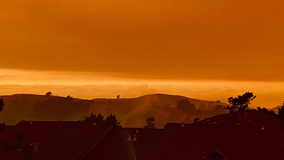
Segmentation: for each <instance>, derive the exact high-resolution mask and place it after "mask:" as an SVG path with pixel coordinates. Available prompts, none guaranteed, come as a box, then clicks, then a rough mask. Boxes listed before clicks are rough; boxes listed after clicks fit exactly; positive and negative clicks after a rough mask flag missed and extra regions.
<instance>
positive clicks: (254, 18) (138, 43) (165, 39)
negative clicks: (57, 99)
mask: <svg viewBox="0 0 284 160" xmlns="http://www.w3.org/2000/svg"><path fill="white" fill-rule="evenodd" d="M283 15H284V2H282V1H279V0H270V1H259V0H246V1H245V0H238V1H237V0H232V1H224V0H214V1H212V0H191V1H173V0H163V1H161V0H157V1H150V0H143V1H142V0H138V1H130V0H120V1H110V0H96V1H89V0H81V1H75V0H56V1H55V0H49V1H35V0H25V1H22V0H9V1H3V2H2V3H1V5H0V24H1V25H0V34H1V38H0V53H1V63H0V69H1V71H0V73H1V74H2V75H3V76H1V77H0V82H1V84H2V85H6V86H8V85H61V86H62V85H77V86H80V85H106V84H120V85H121V84H123V85H129V86H133V85H136V87H137V86H141V85H142V86H143V85H147V86H149V88H148V89H149V90H148V91H146V90H143V92H136V91H135V90H136V89H137V88H135V87H134V88H135V89H134V88H132V90H128V93H125V94H126V95H128V96H130V97H133V96H137V95H138V93H139V94H140V93H141V94H142V93H148V92H151V93H152V92H167V93H173V94H181V95H185V96H193V97H196V98H200V99H223V100H226V98H227V97H228V96H236V95H238V94H242V93H243V92H245V91H253V92H254V93H255V94H256V95H257V96H258V95H259V96H258V98H257V99H256V101H258V99H261V97H262V96H261V95H263V99H262V100H259V103H256V104H257V105H260V106H266V105H267V106H270V107H274V106H275V105H276V103H277V104H281V102H282V101H283V99H282V97H281V96H280V93H281V94H282V93H283V92H282V90H283V87H282V86H283V83H282V82H284V74H283V73H284V67H283V65H282V64H283V60H284V54H283V53H284V45H283V44H282V43H283V41H284V30H283V28H284V21H283ZM161 86H167V87H168V88H167V87H161ZM180 86H187V87H188V88H193V89H190V90H181V89H177V88H178V87H180ZM187 87H180V88H187ZM162 88H163V89H162ZM45 89H47V88H45ZM214 89H216V90H217V91H215V90H214ZM113 90H115V89H113ZM138 90H139V89H138ZM2 91H3V90H2ZM7 91H8V90H5V91H3V92H2V94H7V93H10V92H12V90H11V91H8V92H7ZM13 91H15V92H18V91H17V90H13ZM201 91H202V92H201ZM29 92H36V93H37V92H39V91H38V90H36V89H35V90H29ZM212 92H213V93H214V96H212V95H211V93H212ZM60 93H62V94H63V93H64V94H65V92H64V91H62V92H60ZM60 93H58V94H60ZM101 93H102V95H101V97H104V96H106V97H107V96H110V95H108V94H106V93H103V92H101ZM82 94H83V95H84V96H80V95H78V97H82V98H83V97H88V98H91V97H92V96H94V95H93V94H85V93H82ZM85 95H88V96H85ZM215 95H216V96H215ZM273 95H275V96H273ZM96 96H98V95H96ZM111 96H112V95H111ZM218 96H219V97H221V98H218ZM268 97H269V98H272V99H274V100H275V101H273V102H272V99H269V100H268ZM264 99H265V100H264Z"/></svg>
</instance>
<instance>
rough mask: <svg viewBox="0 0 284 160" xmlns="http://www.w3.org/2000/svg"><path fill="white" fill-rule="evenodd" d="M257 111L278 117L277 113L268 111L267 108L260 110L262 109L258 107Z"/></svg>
mask: <svg viewBox="0 0 284 160" xmlns="http://www.w3.org/2000/svg"><path fill="white" fill-rule="evenodd" d="M257 110H258V111H260V112H264V113H267V114H271V115H273V116H276V113H275V112H274V111H272V110H268V109H266V108H264V107H263V108H260V107H257Z"/></svg>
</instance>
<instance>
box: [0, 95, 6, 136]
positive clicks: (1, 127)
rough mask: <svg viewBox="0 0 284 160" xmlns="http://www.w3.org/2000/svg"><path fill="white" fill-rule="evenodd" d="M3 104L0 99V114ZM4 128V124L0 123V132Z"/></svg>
mask: <svg viewBox="0 0 284 160" xmlns="http://www.w3.org/2000/svg"><path fill="white" fill-rule="evenodd" d="M3 107H4V102H3V99H0V112H1V111H2V110H3ZM4 127H5V123H0V131H2V130H3V129H4Z"/></svg>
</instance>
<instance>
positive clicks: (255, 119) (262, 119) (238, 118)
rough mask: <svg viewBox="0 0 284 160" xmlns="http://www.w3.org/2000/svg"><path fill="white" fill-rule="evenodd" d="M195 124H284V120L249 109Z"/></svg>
mask: <svg viewBox="0 0 284 160" xmlns="http://www.w3.org/2000/svg"><path fill="white" fill-rule="evenodd" d="M214 122H215V123H214ZM217 122H218V123H217ZM194 124H223V125H243V126H284V121H283V120H281V119H279V118H277V117H276V116H273V115H270V114H267V113H263V112H261V111H257V110H249V111H246V112H243V113H239V112H235V113H228V114H221V115H217V116H214V117H211V118H206V119H204V120H201V121H198V122H196V123H194Z"/></svg>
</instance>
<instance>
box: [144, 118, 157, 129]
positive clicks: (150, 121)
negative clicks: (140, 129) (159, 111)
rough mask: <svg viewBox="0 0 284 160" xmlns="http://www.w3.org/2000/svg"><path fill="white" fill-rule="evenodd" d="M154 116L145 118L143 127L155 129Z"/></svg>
mask: <svg viewBox="0 0 284 160" xmlns="http://www.w3.org/2000/svg"><path fill="white" fill-rule="evenodd" d="M154 121H155V118H154V117H149V118H147V120H146V125H145V126H144V128H150V129H155V128H156V125H155V122H154Z"/></svg>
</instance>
